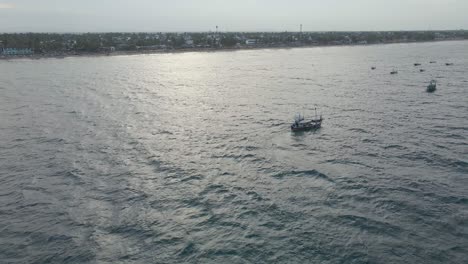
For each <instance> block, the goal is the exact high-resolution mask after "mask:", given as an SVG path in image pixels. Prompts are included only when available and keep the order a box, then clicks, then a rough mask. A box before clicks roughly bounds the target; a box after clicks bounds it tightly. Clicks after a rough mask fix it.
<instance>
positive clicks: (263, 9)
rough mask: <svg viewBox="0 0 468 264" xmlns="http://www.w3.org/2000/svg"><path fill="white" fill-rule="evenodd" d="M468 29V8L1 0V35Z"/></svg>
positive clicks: (424, 1) (291, 1) (324, 1)
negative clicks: (301, 25)
mask: <svg viewBox="0 0 468 264" xmlns="http://www.w3.org/2000/svg"><path fill="white" fill-rule="evenodd" d="M299 24H303V29H304V31H332V30H333V31H335V30H336V31H346V30H427V29H468V0H281V1H280V0H257V1H255V0H231V1H221V0H163V1H162V0H0V32H12V31H22V32H24V31H27V32H38V31H39V32H96V31H98V32H103V31H208V30H215V26H216V25H218V26H219V30H221V31H285V30H288V31H295V30H298V29H299Z"/></svg>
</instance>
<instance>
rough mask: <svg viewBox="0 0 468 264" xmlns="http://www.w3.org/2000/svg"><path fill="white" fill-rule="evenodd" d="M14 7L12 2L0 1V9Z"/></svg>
mask: <svg viewBox="0 0 468 264" xmlns="http://www.w3.org/2000/svg"><path fill="white" fill-rule="evenodd" d="M10 8H15V5H14V4H12V3H0V9H10Z"/></svg>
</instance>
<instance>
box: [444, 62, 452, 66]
mask: <svg viewBox="0 0 468 264" xmlns="http://www.w3.org/2000/svg"><path fill="white" fill-rule="evenodd" d="M445 65H447V66H451V65H453V63H451V62H447V63H445Z"/></svg>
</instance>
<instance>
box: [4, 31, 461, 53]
mask: <svg viewBox="0 0 468 264" xmlns="http://www.w3.org/2000/svg"><path fill="white" fill-rule="evenodd" d="M463 39H468V31H467V30H452V31H384V32H302V30H300V31H297V32H218V31H217V30H216V31H213V32H211V31H210V32H191V33H189V32H184V33H167V32H159V33H3V34H0V58H4V59H5V58H6V59H8V58H13V57H33V56H34V57H38V58H40V57H65V56H79V55H111V54H122V53H124V54H132V53H135V54H139V53H157V52H173V51H203V50H207V51H210V50H228V49H254V48H289V47H306V46H337V45H368V44H386V43H408V42H424V41H444V40H463Z"/></svg>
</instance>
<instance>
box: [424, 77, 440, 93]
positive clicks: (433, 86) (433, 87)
mask: <svg viewBox="0 0 468 264" xmlns="http://www.w3.org/2000/svg"><path fill="white" fill-rule="evenodd" d="M436 88H437V83H436V81H435V80H432V81H431V82H430V83H429V85H428V86H427V89H426V91H427V92H428V93H432V92H434V91H435V90H436Z"/></svg>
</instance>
